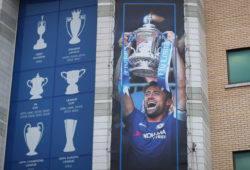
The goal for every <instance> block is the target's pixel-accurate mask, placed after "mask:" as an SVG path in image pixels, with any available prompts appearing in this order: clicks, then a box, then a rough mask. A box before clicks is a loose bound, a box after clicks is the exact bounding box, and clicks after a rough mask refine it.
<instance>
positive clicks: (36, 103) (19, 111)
mask: <svg viewBox="0 0 250 170" xmlns="http://www.w3.org/2000/svg"><path fill="white" fill-rule="evenodd" d="M12 108H14V109H11V115H15V120H14V122H15V125H14V126H13V127H9V129H10V131H11V132H12V134H10V135H11V137H12V142H13V143H12V150H11V151H9V153H8V154H9V156H8V159H10V160H13V161H23V160H29V159H41V158H47V157H48V156H49V138H50V129H51V127H50V126H51V115H52V100H51V99H47V100H45V99H43V100H33V101H27V102H18V103H12ZM36 135H39V137H38V138H37V139H40V141H37V144H36V147H35V149H34V151H35V152H36V153H37V154H36V153H35V152H32V151H33V150H32V149H29V148H28V143H27V141H33V142H34V140H35V138H36V137H35V136H36ZM29 137H31V139H32V140H31V139H28V138H29ZM30 146H32V144H30ZM34 146H35V143H34Z"/></svg>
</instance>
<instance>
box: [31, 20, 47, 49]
mask: <svg viewBox="0 0 250 170" xmlns="http://www.w3.org/2000/svg"><path fill="white" fill-rule="evenodd" d="M43 17H44V16H43V15H42V16H41V21H38V23H37V33H38V35H39V39H38V40H37V42H36V44H35V45H34V46H33V49H34V50H40V49H44V48H46V47H47V43H45V42H44V39H43V38H42V36H43V34H44V32H45V30H46V21H44V20H43Z"/></svg>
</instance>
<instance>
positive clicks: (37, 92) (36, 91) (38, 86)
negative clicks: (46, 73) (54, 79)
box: [27, 73, 48, 100]
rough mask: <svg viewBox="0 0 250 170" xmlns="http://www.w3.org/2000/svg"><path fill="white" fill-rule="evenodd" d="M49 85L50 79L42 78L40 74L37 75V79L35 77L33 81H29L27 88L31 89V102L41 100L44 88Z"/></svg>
mask: <svg viewBox="0 0 250 170" xmlns="http://www.w3.org/2000/svg"><path fill="white" fill-rule="evenodd" d="M47 83H48V78H47V77H40V75H39V73H37V74H36V77H34V78H33V79H32V80H28V81H27V86H28V87H29V88H31V90H30V94H31V95H32V96H31V97H30V100H33V99H41V98H42V96H41V94H42V93H43V86H45V85H46V84H47Z"/></svg>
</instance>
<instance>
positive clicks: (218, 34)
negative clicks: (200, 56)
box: [204, 0, 250, 170]
mask: <svg viewBox="0 0 250 170" xmlns="http://www.w3.org/2000/svg"><path fill="white" fill-rule="evenodd" d="M204 4H205V23H206V40H207V41H206V43H207V58H208V59H207V66H208V88H209V102H210V105H209V109H210V124H211V145H212V162H213V170H233V156H232V152H233V151H239V150H250V143H249V142H250V87H249V86H244V87H235V88H225V86H226V85H228V72H227V56H226V50H228V49H235V48H242V47H249V46H250V34H249V29H250V3H249V0H219V1H218V0H205V1H204ZM246 74H249V73H246Z"/></svg>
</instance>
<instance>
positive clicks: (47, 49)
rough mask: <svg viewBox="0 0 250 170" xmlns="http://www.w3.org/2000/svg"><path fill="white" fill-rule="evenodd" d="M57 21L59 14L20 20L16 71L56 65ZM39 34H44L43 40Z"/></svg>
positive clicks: (42, 35)
mask: <svg viewBox="0 0 250 170" xmlns="http://www.w3.org/2000/svg"><path fill="white" fill-rule="evenodd" d="M57 20H58V13H49V14H41V15H37V16H32V17H26V18H22V19H20V20H19V25H18V36H17V46H16V58H15V71H19V70H28V69H34V68H42V67H48V66H53V65H54V61H55V56H56V37H57V31H56V30H57ZM41 31H43V32H41ZM38 33H42V34H41V39H40V38H39V37H40V36H39V34H38ZM42 41H43V42H42Z"/></svg>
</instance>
